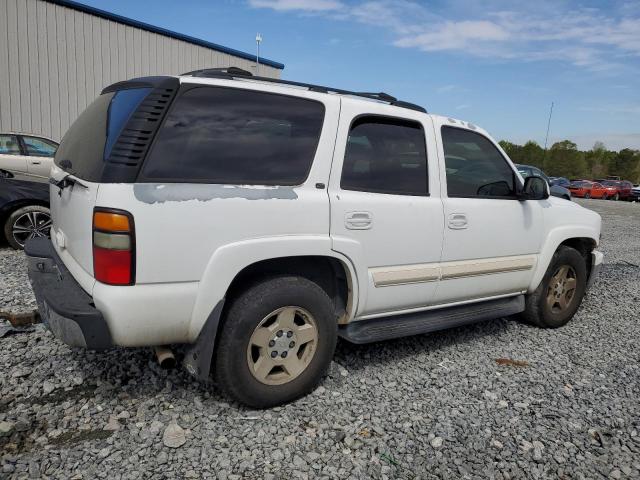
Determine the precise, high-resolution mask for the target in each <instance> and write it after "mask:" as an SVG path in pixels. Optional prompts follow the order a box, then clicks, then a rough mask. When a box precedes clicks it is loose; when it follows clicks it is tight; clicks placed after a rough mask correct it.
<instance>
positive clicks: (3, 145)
mask: <svg viewBox="0 0 640 480" xmlns="http://www.w3.org/2000/svg"><path fill="white" fill-rule="evenodd" d="M0 155H20V144H19V143H18V137H16V136H15V135H0Z"/></svg>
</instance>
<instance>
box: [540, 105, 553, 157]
mask: <svg viewBox="0 0 640 480" xmlns="http://www.w3.org/2000/svg"><path fill="white" fill-rule="evenodd" d="M551 115H553V102H551V110H549V121H548V122H547V135H546V136H545V137H544V158H543V159H542V165H543V166H544V164H545V162H546V161H547V140H548V139H549V128H550V127H551Z"/></svg>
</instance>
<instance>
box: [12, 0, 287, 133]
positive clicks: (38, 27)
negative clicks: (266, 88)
mask: <svg viewBox="0 0 640 480" xmlns="http://www.w3.org/2000/svg"><path fill="white" fill-rule="evenodd" d="M255 62H256V57H255V55H251V54H248V53H244V52H240V51H238V50H234V49H231V48H227V47H223V46H221V45H217V44H214V43H210V42H206V41H204V40H200V39H197V38H193V37H188V36H185V35H180V34H178V33H175V32H171V31H169V30H165V29H162V28H158V27H154V26H152V25H148V24H145V23H140V22H137V21H134V20H131V19H129V18H125V17H121V16H119V15H114V14H111V13H109V12H105V11H103V10H98V9H95V8H92V7H88V6H86V5H82V4H80V3H76V2H72V1H68V0H0V132H8V131H19V132H26V133H33V134H37V135H38V134H39V135H44V136H48V137H51V138H52V139H54V140H60V138H61V137H62V135H64V132H65V131H66V130H67V128H68V127H69V125H70V124H71V123H72V122H73V121H74V120H75V118H76V117H77V116H78V115H79V114H80V113H81V112H82V111H83V110H84V108H85V107H86V106H87V104H89V103H90V102H91V101H93V99H94V98H95V97H96V96H98V95H99V93H100V91H101V90H102V89H103V88H104V87H105V86H107V85H110V84H112V83H114V82H117V81H120V80H126V79H128V78H132V77H140V76H146V75H176V74H180V73H184V72H187V71H190V70H196V69H198V68H207V67H228V66H236V67H240V68H243V69H245V70H249V71H252V72H255V69H256V64H255ZM283 68H284V65H282V64H281V63H277V62H273V61H271V60H267V59H263V58H261V59H260V75H263V76H266V77H275V78H279V77H280V72H281V70H282V69H283Z"/></svg>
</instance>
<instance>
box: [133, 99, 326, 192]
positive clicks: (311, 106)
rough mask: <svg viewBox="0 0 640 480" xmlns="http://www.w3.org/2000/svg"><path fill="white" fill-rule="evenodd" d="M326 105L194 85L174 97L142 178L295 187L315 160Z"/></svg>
mask: <svg viewBox="0 0 640 480" xmlns="http://www.w3.org/2000/svg"><path fill="white" fill-rule="evenodd" d="M323 120H324V105H323V104H322V103H320V102H317V101H313V100H307V99H303V98H298V97H291V96H285V95H277V94H271V93H265V92H255V91H251V90H242V89H236V88H225V87H194V88H190V89H188V90H186V91H185V92H183V93H182V95H181V96H180V97H179V98H178V99H176V101H175V103H174V105H173V106H172V107H171V110H170V111H169V113H168V114H167V117H166V119H165V121H164V124H163V125H162V126H161V128H160V130H159V132H158V135H157V137H156V140H155V143H154V145H153V148H152V150H151V152H150V154H149V156H148V158H147V160H146V161H145V164H144V166H143V169H142V174H141V179H142V180H143V181H172V182H191V183H222V184H245V185H246V184H254V185H299V184H302V183H304V181H305V180H306V178H307V175H308V173H309V170H310V169H311V164H312V162H313V158H314V156H315V152H316V148H317V146H318V141H319V139H320V133H321V131H322V123H323Z"/></svg>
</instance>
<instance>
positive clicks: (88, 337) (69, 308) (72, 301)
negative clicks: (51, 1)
mask: <svg viewBox="0 0 640 480" xmlns="http://www.w3.org/2000/svg"><path fill="white" fill-rule="evenodd" d="M25 253H26V254H27V258H28V261H29V281H30V282H31V287H32V288H33V292H34V293H35V296H36V301H37V302H38V310H39V311H40V316H41V317H42V319H43V321H44V323H45V324H46V325H47V326H48V327H49V329H50V330H51V331H52V332H53V334H54V335H55V336H56V337H57V338H59V339H60V340H62V341H63V342H64V343H66V344H67V345H71V346H72V347H85V348H90V349H95V350H103V349H105V348H109V347H112V346H113V342H112V339H111V333H110V331H109V326H108V325H107V322H106V321H105V319H104V317H103V316H102V313H100V311H99V310H98V309H97V308H95V306H94V304H93V299H92V298H91V296H89V295H88V294H87V293H86V292H85V291H84V290H83V289H82V287H80V285H79V284H78V282H76V281H75V279H74V278H73V276H72V275H71V274H70V273H69V271H68V270H67V269H66V267H65V266H64V263H63V262H62V261H61V260H60V258H59V257H58V255H57V253H56V252H55V250H54V249H53V245H52V244H51V241H50V240H49V239H47V238H35V239H32V240H30V241H28V242H27V244H26V245H25Z"/></svg>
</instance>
